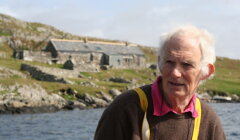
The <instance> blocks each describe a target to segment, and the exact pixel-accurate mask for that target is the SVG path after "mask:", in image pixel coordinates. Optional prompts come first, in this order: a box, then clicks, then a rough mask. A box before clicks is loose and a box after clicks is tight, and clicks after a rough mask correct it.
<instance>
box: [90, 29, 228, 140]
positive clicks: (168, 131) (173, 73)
mask: <svg viewBox="0 0 240 140" xmlns="http://www.w3.org/2000/svg"><path fill="white" fill-rule="evenodd" d="M215 59H216V58H215V51H214V42H213V38H212V37H211V35H210V34H209V33H208V32H207V31H206V30H203V29H199V28H197V27H194V26H183V27H180V28H178V29H176V30H175V31H173V32H171V33H168V34H167V35H166V36H165V38H164V39H163V41H162V43H161V46H160V48H159V52H158V65H159V70H160V72H161V75H160V76H159V77H157V79H156V81H155V82H154V83H153V84H151V85H146V86H143V87H140V88H136V89H133V90H130V91H126V92H125V93H123V94H121V95H120V96H119V97H118V98H117V99H115V100H114V102H113V103H112V104H111V105H110V106H109V107H108V108H107V109H106V110H105V111H104V113H103V115H102V117H101V119H100V121H99V124H98V127H97V130H96V133H95V137H94V139H95V140H141V139H143V140H148V139H151V140H224V139H226V138H225V135H224V131H223V129H222V126H221V123H220V120H219V118H218V116H217V115H216V113H215V112H214V111H213V110H212V109H211V108H210V107H209V106H208V105H207V104H206V103H204V102H202V101H200V100H199V99H198V98H197V97H196V89H197V87H198V86H199V84H200V83H201V82H202V81H204V80H207V79H208V78H209V77H210V76H211V75H212V74H213V73H214V65H213V64H214V62H215Z"/></svg>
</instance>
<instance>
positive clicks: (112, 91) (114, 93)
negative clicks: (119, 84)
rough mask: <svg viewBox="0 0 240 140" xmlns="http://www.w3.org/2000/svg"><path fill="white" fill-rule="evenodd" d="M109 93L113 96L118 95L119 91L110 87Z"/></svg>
mask: <svg viewBox="0 0 240 140" xmlns="http://www.w3.org/2000/svg"><path fill="white" fill-rule="evenodd" d="M109 93H110V94H111V95H112V96H113V98H115V97H117V96H118V95H120V94H121V92H120V91H119V90H117V89H110V90H109Z"/></svg>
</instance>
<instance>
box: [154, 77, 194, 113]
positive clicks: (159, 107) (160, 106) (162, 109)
mask: <svg viewBox="0 0 240 140" xmlns="http://www.w3.org/2000/svg"><path fill="white" fill-rule="evenodd" d="M161 79H162V77H161V76H159V77H158V78H157V80H156V81H155V82H154V83H153V84H152V100H153V108H154V111H153V115H155V116H163V115H165V114H167V113H168V112H173V113H175V114H177V112H176V111H175V110H173V109H172V108H170V107H169V106H168V105H167V103H166V101H165V100H164V98H163V97H162V93H161V92H160V91H159V85H160V82H161ZM195 103H196V94H194V95H193V97H192V99H191V100H190V103H189V105H188V106H187V108H186V109H185V110H184V113H186V112H190V113H191V115H192V117H193V118H196V117H197V116H198V112H197V110H196V109H195Z"/></svg>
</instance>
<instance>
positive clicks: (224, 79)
mask: <svg viewBox="0 0 240 140" xmlns="http://www.w3.org/2000/svg"><path fill="white" fill-rule="evenodd" d="M0 51H1V52H5V53H7V58H0V66H3V67H7V68H10V69H13V70H17V71H20V66H21V64H22V63H27V64H31V65H36V66H44V67H53V68H62V65H57V64H54V65H48V64H44V63H40V62H29V61H22V60H17V59H14V58H12V57H11V54H12V51H11V49H9V47H7V46H6V45H4V44H0ZM147 51H149V52H147ZM145 52H147V53H146V56H147V57H148V56H152V58H150V59H149V60H148V62H149V61H155V60H153V58H154V57H156V56H155V54H153V51H152V52H151V50H149V49H146V50H145ZM215 66H216V71H215V77H214V78H213V79H211V80H209V81H207V82H206V83H205V84H203V85H202V86H201V87H200V88H199V91H203V90H212V91H215V92H225V93H229V94H237V95H240V86H239V85H240V73H239V71H240V60H232V59H228V58H218V59H217V61H216V64H215ZM154 72H156V71H154V70H150V69H110V70H104V71H100V72H94V73H91V72H81V73H80V74H81V75H83V76H84V77H83V78H78V77H76V78H69V79H68V80H70V81H73V82H74V83H75V84H63V83H56V82H45V81H37V80H35V79H32V78H31V77H30V76H28V77H27V78H25V79H24V78H21V77H20V76H17V75H11V76H10V77H7V78H6V77H5V78H3V77H2V78H0V84H1V85H3V86H10V85H14V84H16V83H18V84H31V85H34V83H37V84H39V85H41V86H42V87H43V88H44V89H46V91H47V92H48V93H58V92H59V91H60V90H61V89H67V88H72V89H74V90H76V91H77V93H78V94H83V93H89V94H92V95H95V93H96V92H99V91H103V92H106V93H108V91H109V90H110V89H112V88H116V89H119V90H126V87H127V86H129V85H130V84H126V83H115V82H111V81H108V79H109V78H111V77H118V78H123V79H126V80H130V81H134V84H139V85H142V84H150V83H152V82H153V81H154V80H155V78H156V77H155V76H154V75H153V73H154ZM1 73H4V71H1ZM87 81H89V82H92V83H94V84H95V85H97V86H98V87H96V88H93V87H92V86H82V85H81V84H80V83H81V82H87ZM5 92H6V91H1V92H0V94H4V93H5ZM64 98H66V99H74V97H71V96H64Z"/></svg>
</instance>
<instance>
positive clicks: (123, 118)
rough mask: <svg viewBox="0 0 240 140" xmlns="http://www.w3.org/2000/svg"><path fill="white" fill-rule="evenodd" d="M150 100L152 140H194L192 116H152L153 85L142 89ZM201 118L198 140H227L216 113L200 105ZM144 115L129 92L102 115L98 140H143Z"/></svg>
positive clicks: (98, 127)
mask: <svg viewBox="0 0 240 140" xmlns="http://www.w3.org/2000/svg"><path fill="white" fill-rule="evenodd" d="M141 89H142V90H143V91H144V92H145V93H146V95H147V98H148V110H147V119H148V123H149V125H150V131H151V133H150V139H151V140H191V139H192V134H193V126H194V118H192V117H191V114H189V113H185V114H182V115H177V114H174V113H171V112H169V113H168V114H166V115H164V116H161V117H158V116H154V115H153V103H152V97H151V85H146V86H143V87H141ZM201 107H202V118H201V124H200V131H199V136H198V139H199V140H225V139H226V137H225V135H224V131H223V129H222V126H221V123H220V120H219V118H218V116H217V115H216V113H215V112H214V111H213V110H212V109H211V108H210V107H209V106H208V105H207V104H206V103H204V102H202V101H201ZM143 116H144V112H143V111H142V110H141V106H140V102H139V97H138V95H137V94H136V93H135V91H133V90H129V91H126V92H125V93H123V94H121V95H120V96H118V98H116V99H115V100H114V102H113V103H112V104H111V105H110V106H109V107H108V108H107V109H106V110H105V111H104V112H103V115H102V117H101V119H100V121H99V124H98V126H97V129H96V132H95V137H94V139H95V140H141V126H142V121H143Z"/></svg>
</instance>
